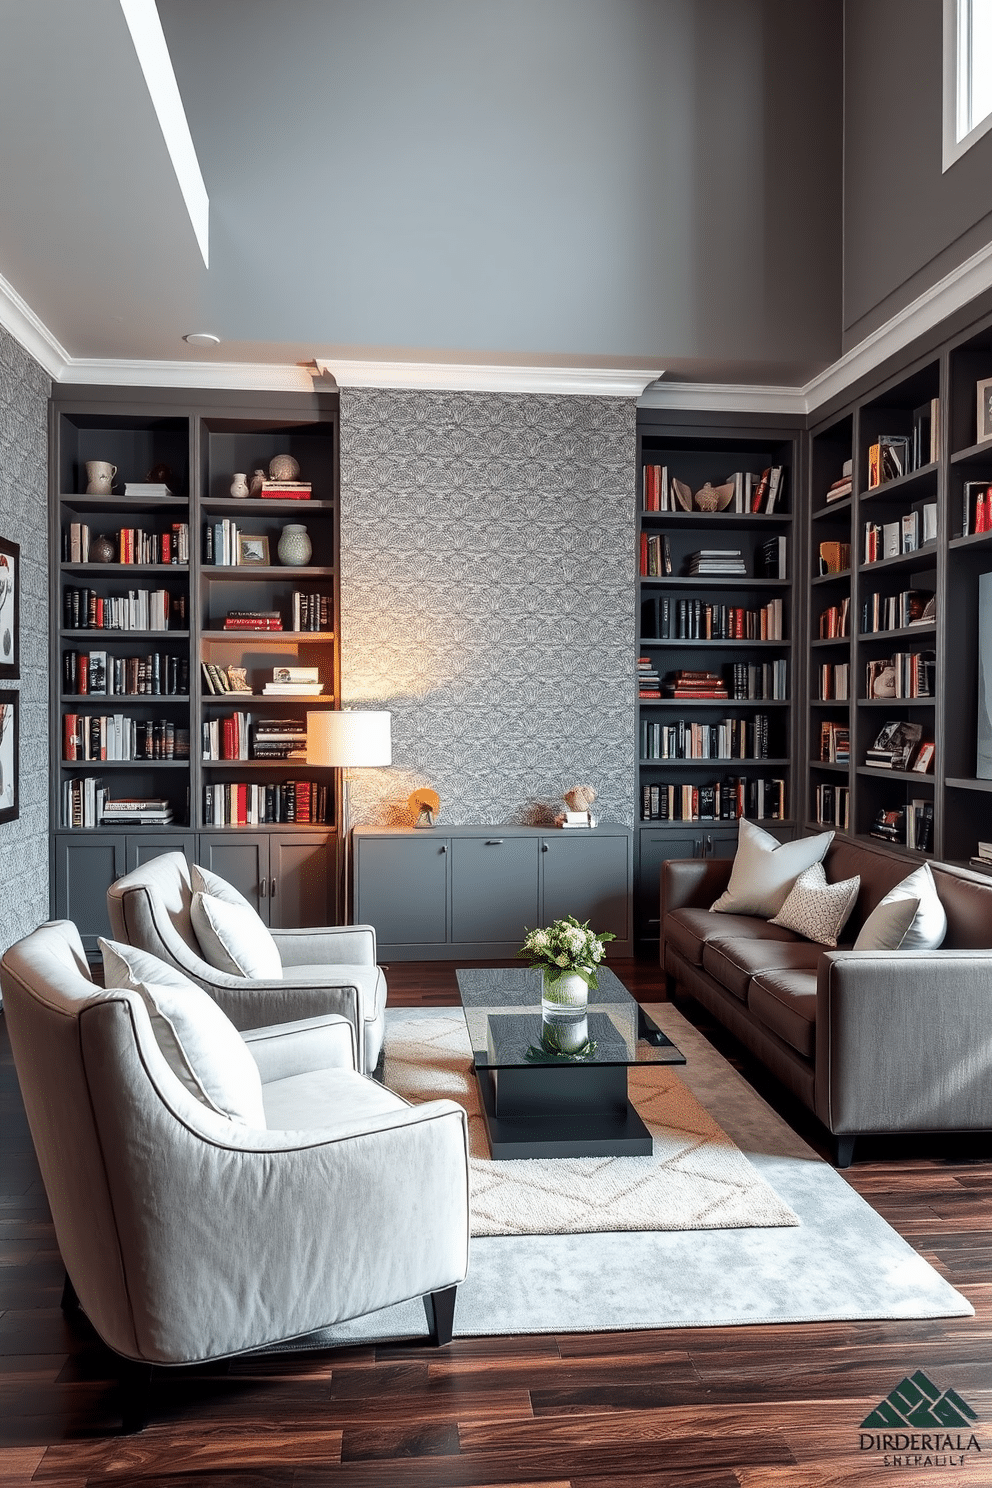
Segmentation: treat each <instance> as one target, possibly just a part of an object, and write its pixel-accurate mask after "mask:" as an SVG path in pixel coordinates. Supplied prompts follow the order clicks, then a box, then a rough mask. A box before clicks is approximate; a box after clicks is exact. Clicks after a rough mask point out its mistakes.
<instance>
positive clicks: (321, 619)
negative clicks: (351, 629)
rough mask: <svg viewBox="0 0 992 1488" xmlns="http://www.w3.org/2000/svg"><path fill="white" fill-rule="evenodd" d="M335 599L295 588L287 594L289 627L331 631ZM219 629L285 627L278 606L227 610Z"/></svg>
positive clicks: (272, 628)
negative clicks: (269, 608)
mask: <svg viewBox="0 0 992 1488" xmlns="http://www.w3.org/2000/svg"><path fill="white" fill-rule="evenodd" d="M333 615H334V601H333V599H332V598H331V596H330V595H329V594H316V593H307V592H306V591H304V590H302V589H294V590H293V592H292V594H291V596H290V629H291V630H294V631H306V632H310V633H314V634H315V633H316V632H318V631H320V632H322V633H324V634H328V635H329V634H330V632H331V625H332V623H333ZM221 629H222V630H284V629H285V625H284V623H283V616H282V611H281V610H228V611H227V613H226V615H225V616H224V619H223V620H222V621H221Z"/></svg>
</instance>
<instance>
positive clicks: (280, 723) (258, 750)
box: [251, 718, 307, 760]
mask: <svg viewBox="0 0 992 1488" xmlns="http://www.w3.org/2000/svg"><path fill="white" fill-rule="evenodd" d="M251 755H252V759H260V760H305V759H306V757H307V725H306V719H304V718H262V719H259V720H258V721H257V722H256V723H255V725H254V727H253V728H252V733H251Z"/></svg>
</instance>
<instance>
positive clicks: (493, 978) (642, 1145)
mask: <svg viewBox="0 0 992 1488" xmlns="http://www.w3.org/2000/svg"><path fill="white" fill-rule="evenodd" d="M456 976H457V978H458V991H459V993H460V995H461V1000H462V1008H463V1010H464V1013H465V1022H466V1024H467V1025H468V1033H469V1038H470V1040H471V1043H472V1053H473V1057H474V1060H475V1076H476V1080H477V1082H478V1086H479V1094H480V1096H481V1098H482V1110H483V1115H484V1117H485V1122H486V1131H487V1134H488V1136H489V1146H490V1150H491V1152H492V1155H493V1157H494V1158H497V1159H502V1158H514V1157H516V1158H519V1157H649V1156H650V1155H651V1151H652V1143H651V1133H650V1132H649V1131H648V1129H647V1127H646V1126H645V1125H644V1123H643V1121H642V1120H641V1118H640V1117H639V1116H638V1114H637V1112H636V1111H635V1110H634V1108H633V1106H631V1104H630V1102H629V1100H628V1097H627V1070H628V1069H629V1067H630V1066H631V1065H632V1064H685V1055H684V1054H682V1053H680V1052H679V1050H678V1049H677V1048H676V1047H675V1045H674V1044H673V1043H672V1041H671V1039H670V1038H668V1037H666V1035H665V1034H664V1033H662V1031H661V1029H660V1028H658V1027H657V1026H656V1025H655V1024H654V1023H653V1022H652V1021H651V1019H650V1018H648V1016H647V1015H646V1014H645V1012H644V1010H643V1009H642V1008H641V1007H640V1006H639V1004H638V1003H637V1002H635V1000H634V998H633V997H631V995H630V993H629V992H628V991H627V989H626V987H625V986H624V985H623V983H622V982H621V981H620V979H619V977H617V976H615V975H614V973H613V972H612V971H610V970H609V969H608V968H607V967H605V966H601V967H600V969H599V987H598V988H597V990H596V991H595V992H590V994H589V1010H588V1015H587V1016H588V1037H589V1040H590V1042H594V1043H595V1045H596V1048H595V1051H594V1052H593V1053H592V1054H590V1055H589V1056H588V1057H582V1058H575V1059H572V1058H568V1059H563V1058H562V1057H561V1056H560V1055H554V1054H549V1053H548V1052H547V1051H546V1050H545V1049H543V1047H542V1044H541V1034H542V1027H543V1024H542V1018H541V973H540V970H538V969H537V968H533V967H518V966H514V967H508V968H505V969H498V968H492V969H490V968H488V967H486V968H482V969H479V970H464V969H460V970H458V971H457V972H456Z"/></svg>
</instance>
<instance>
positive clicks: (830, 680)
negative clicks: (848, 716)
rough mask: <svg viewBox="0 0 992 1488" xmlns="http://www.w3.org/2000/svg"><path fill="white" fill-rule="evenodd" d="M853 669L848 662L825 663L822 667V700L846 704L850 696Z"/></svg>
mask: <svg viewBox="0 0 992 1488" xmlns="http://www.w3.org/2000/svg"><path fill="white" fill-rule="evenodd" d="M850 678H851V668H850V664H849V663H848V662H846V661H825V662H823V663H822V664H821V666H820V700H821V702H824V703H833V702H836V703H846V702H847V700H848V697H849V696H850V693H849V690H848V689H849V687H850Z"/></svg>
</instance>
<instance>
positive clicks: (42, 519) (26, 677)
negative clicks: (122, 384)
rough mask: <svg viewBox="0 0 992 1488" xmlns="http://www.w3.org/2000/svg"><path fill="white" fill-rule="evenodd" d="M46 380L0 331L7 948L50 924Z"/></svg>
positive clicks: (1, 865) (0, 927) (0, 920)
mask: <svg viewBox="0 0 992 1488" xmlns="http://www.w3.org/2000/svg"><path fill="white" fill-rule="evenodd" d="M50 390H51V384H50V382H49V379H48V376H47V374H46V373H45V372H44V371H43V370H42V368H41V367H39V365H38V363H37V362H36V361H35V360H34V358H33V357H31V356H30V355H29V354H28V353H27V352H26V351H25V350H24V348H23V347H22V346H21V345H20V343H19V342H18V341H15V339H14V338H13V336H11V335H9V334H8V333H7V331H5V330H4V329H3V327H2V326H0V537H5V538H7V539H8V540H10V541H13V542H17V543H20V545H21V570H20V579H21V677H20V681H15V682H7V681H4V680H0V687H3V688H8V687H9V688H12V689H13V690H15V691H18V692H19V693H20V714H21V717H20V816H19V818H18V819H17V821H13V822H4V823H0V951H2V950H6V948H7V946H9V945H10V944H11V943H12V942H13V941H15V940H17V939H19V937H20V936H22V935H26V934H27V932H28V931H29V930H33V929H34V928H35V926H36V925H37V924H39V923H40V921H42V920H44V919H47V918H48V515H47V513H48V505H47V503H48V397H49V392H50Z"/></svg>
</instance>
